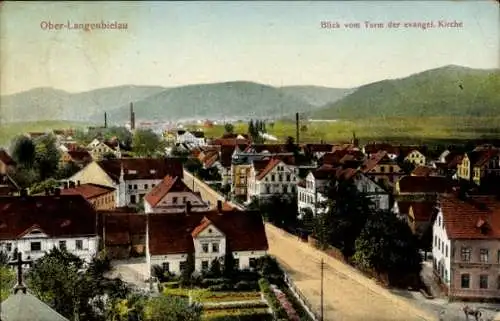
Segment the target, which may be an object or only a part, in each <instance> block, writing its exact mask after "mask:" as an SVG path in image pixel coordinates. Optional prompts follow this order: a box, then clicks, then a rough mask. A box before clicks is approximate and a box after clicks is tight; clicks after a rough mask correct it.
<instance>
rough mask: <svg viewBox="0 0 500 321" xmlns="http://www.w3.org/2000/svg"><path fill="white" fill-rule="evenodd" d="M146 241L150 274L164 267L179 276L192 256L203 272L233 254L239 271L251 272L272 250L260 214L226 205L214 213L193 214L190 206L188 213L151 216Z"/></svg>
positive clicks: (147, 224)
mask: <svg viewBox="0 0 500 321" xmlns="http://www.w3.org/2000/svg"><path fill="white" fill-rule="evenodd" d="M146 239H147V245H146V261H147V265H148V271H149V272H150V273H151V270H152V267H153V266H160V267H161V268H162V269H163V270H164V271H168V272H170V273H173V274H177V275H178V274H180V273H182V271H183V270H184V269H186V267H187V264H188V263H187V260H188V256H190V255H191V256H192V257H193V258H194V268H195V271H196V272H198V273H201V272H203V271H204V270H208V269H209V267H210V264H211V262H212V261H213V260H220V262H221V263H223V262H224V257H225V255H226V253H231V254H232V255H233V258H234V263H235V267H236V268H238V269H247V268H250V267H253V266H254V264H255V261H256V260H257V259H258V258H260V257H262V256H264V255H266V254H267V250H268V244H267V238H266V233H265V229H264V223H263V221H262V217H261V215H260V213H257V212H242V211H237V210H234V209H231V210H229V209H224V208H223V206H222V202H219V203H218V206H217V208H216V209H213V210H210V211H203V212H193V211H191V207H190V206H189V204H187V205H186V209H185V212H184V213H173V214H170V213H169V214H165V213H159V214H153V215H149V214H148V215H147V223H146Z"/></svg>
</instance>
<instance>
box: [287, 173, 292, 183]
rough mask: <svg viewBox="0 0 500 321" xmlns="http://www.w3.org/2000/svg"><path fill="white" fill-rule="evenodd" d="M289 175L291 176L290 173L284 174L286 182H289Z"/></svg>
mask: <svg viewBox="0 0 500 321" xmlns="http://www.w3.org/2000/svg"><path fill="white" fill-rule="evenodd" d="M290 177H291V175H290V174H287V175H286V181H287V182H289V181H290Z"/></svg>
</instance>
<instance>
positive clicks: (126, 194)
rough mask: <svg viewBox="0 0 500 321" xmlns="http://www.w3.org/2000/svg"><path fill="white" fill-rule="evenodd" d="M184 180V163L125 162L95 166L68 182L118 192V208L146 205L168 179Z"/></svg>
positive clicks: (102, 163) (80, 172) (123, 159)
mask: <svg viewBox="0 0 500 321" xmlns="http://www.w3.org/2000/svg"><path fill="white" fill-rule="evenodd" d="M167 175H170V176H173V177H179V178H181V179H182V178H183V170H182V163H180V161H179V160H178V159H174V158H163V159H160V158H122V159H109V160H102V161H100V162H92V163H90V164H88V165H87V166H85V167H84V168H83V169H81V170H80V171H79V172H78V173H76V174H75V175H73V176H72V177H70V178H69V179H68V181H74V182H78V181H79V182H80V183H81V184H86V183H94V184H100V185H105V186H111V187H114V188H115V189H116V195H115V200H116V206H117V207H124V206H130V205H136V204H139V203H140V202H142V199H143V198H144V196H146V194H147V193H149V192H150V191H151V190H152V189H153V188H154V187H155V186H156V185H158V184H159V183H160V182H161V181H162V180H163V178H164V177H165V176H167Z"/></svg>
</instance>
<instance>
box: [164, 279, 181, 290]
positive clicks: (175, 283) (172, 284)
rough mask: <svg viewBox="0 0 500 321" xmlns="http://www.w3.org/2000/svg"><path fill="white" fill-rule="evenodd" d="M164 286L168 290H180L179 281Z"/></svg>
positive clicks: (166, 283)
mask: <svg viewBox="0 0 500 321" xmlns="http://www.w3.org/2000/svg"><path fill="white" fill-rule="evenodd" d="M162 285H163V287H164V288H167V289H177V288H179V282H178V281H171V282H165V283H163V284H162Z"/></svg>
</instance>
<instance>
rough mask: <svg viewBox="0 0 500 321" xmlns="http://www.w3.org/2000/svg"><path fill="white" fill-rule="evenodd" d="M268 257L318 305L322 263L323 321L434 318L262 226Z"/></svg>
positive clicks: (371, 281) (317, 251)
mask: <svg viewBox="0 0 500 321" xmlns="http://www.w3.org/2000/svg"><path fill="white" fill-rule="evenodd" d="M266 233H267V238H268V241H269V254H271V255H274V256H275V257H276V258H277V259H278V260H279V262H280V263H281V264H282V266H283V267H284V268H285V269H286V270H287V272H288V273H289V274H290V276H291V277H292V278H293V280H294V281H295V284H296V285H297V287H298V288H299V289H300V290H301V292H302V293H303V294H304V295H305V296H306V297H307V298H308V299H309V302H310V303H311V304H312V305H313V306H314V307H317V309H316V311H318V312H319V306H320V264H319V262H320V260H321V258H323V259H324V260H325V273H324V305H325V321H328V320H332V321H358V320H359V321H402V320H405V321H417V320H418V321H427V320H437V316H435V315H434V314H430V313H428V312H426V311H423V310H420V309H419V308H417V307H415V306H413V305H411V304H410V303H409V302H408V301H406V300H405V299H402V298H400V297H398V296H396V295H394V294H392V293H391V292H390V291H388V290H387V289H385V288H383V287H381V286H379V285H377V284H376V283H375V282H374V281H373V280H371V279H368V278H366V277H365V276H363V275H361V274H360V273H359V272H357V271H356V270H355V269H353V268H352V267H350V266H347V265H345V264H343V263H341V262H339V261H337V260H335V259H333V258H331V257H329V256H328V255H326V254H325V253H323V252H321V251H319V250H316V249H314V248H312V247H311V246H310V245H308V244H307V243H304V242H302V241H299V240H298V239H297V237H295V236H291V235H289V234H286V233H285V232H283V231H282V230H280V229H277V228H276V227H274V226H271V225H269V224H266Z"/></svg>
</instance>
